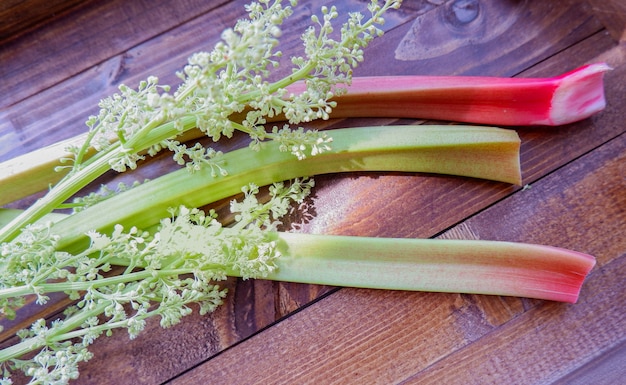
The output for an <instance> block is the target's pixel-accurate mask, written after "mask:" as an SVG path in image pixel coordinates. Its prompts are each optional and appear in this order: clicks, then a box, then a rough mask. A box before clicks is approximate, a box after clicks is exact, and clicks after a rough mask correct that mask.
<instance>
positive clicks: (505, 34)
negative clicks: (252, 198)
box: [0, 0, 626, 384]
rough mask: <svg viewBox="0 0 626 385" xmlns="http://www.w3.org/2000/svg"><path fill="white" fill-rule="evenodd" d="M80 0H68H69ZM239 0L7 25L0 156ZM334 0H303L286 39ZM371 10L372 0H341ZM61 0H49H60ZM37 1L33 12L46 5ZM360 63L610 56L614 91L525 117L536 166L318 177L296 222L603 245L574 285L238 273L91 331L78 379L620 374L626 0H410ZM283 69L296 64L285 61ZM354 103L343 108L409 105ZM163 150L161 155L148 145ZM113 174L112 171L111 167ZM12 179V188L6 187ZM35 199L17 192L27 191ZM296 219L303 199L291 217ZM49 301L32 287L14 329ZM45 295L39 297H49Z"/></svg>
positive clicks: (431, 379) (516, 70)
mask: <svg viewBox="0 0 626 385" xmlns="http://www.w3.org/2000/svg"><path fill="white" fill-rule="evenodd" d="M69 3H71V2H67V3H66V4H69ZM245 3H246V2H243V1H232V2H227V1H193V0H189V1H180V2H166V1H159V2H148V1H136V2H123V1H109V2H95V1H89V2H84V3H83V4H81V5H80V6H75V7H68V8H65V9H66V10H65V11H63V12H61V13H60V14H58V15H57V16H55V17H53V18H48V19H39V20H36V21H35V20H31V21H32V23H33V24H32V25H34V26H35V27H34V28H30V27H29V28H25V29H23V30H19V31H17V32H16V35H15V36H13V37H11V38H7V39H6V41H5V42H4V43H3V44H2V45H0V91H1V94H2V99H1V102H0V161H1V160H5V159H9V158H11V157H13V156H16V155H20V154H23V153H26V152H29V151H32V150H35V149H37V148H40V147H42V146H44V145H46V144H50V143H53V142H56V141H58V140H61V139H65V138H69V137H72V136H74V135H77V134H79V133H81V132H84V130H85V127H84V121H85V120H86V118H87V116H88V115H89V114H93V113H95V112H96V111H97V102H98V101H99V100H100V99H101V98H103V97H105V96H107V95H109V94H111V93H112V92H114V91H115V88H116V87H117V85H118V84H119V83H121V82H123V83H127V84H129V85H134V84H136V83H137V82H138V81H139V80H140V79H144V78H146V77H147V76H148V75H150V74H153V75H157V76H159V77H160V78H161V79H162V81H163V82H164V83H173V84H175V82H176V79H175V76H174V72H175V71H176V70H178V69H180V68H181V67H182V65H183V64H184V63H185V60H186V57H188V56H189V55H190V54H191V53H193V52H195V51H199V50H207V49H210V48H211V47H212V45H213V44H214V43H215V42H216V41H217V39H218V38H219V35H220V33H221V31H222V30H223V29H224V28H226V27H229V26H232V25H233V24H234V22H235V21H236V20H237V19H238V18H240V17H241V16H242V15H243V13H244V10H243V5H244V4H245ZM324 3H327V2H326V1H303V2H302V4H301V5H300V6H299V8H297V11H296V13H295V14H294V16H293V17H292V21H291V22H289V23H288V26H286V27H285V28H286V33H285V34H284V48H283V50H284V52H285V53H286V54H289V53H294V54H295V53H296V52H297V50H298V48H299V45H300V42H299V31H301V30H302V28H303V27H304V26H305V25H307V23H308V20H309V16H310V14H311V13H312V12H317V10H318V9H319V7H320V6H321V5H322V4H324ZM336 3H337V5H338V6H339V8H340V10H342V11H346V10H360V9H363V8H364V2H362V1H359V0H350V1H342V2H336ZM51 4H52V3H51ZM33 17H34V16H33ZM385 29H386V32H387V33H386V34H385V36H383V37H382V38H380V39H379V40H376V41H375V42H374V43H373V44H372V46H371V47H370V48H369V49H368V50H367V51H366V62H365V63H364V64H363V65H362V66H361V67H359V68H358V69H357V71H356V75H393V74H421V75H424V74H426V75H428V74H432V75H434V74H438V75H454V74H466V75H489V76H520V77H530V76H533V77H534V76H552V75H557V74H560V73H563V72H566V71H569V70H571V69H574V68H576V67H578V66H580V65H582V64H585V63H590V62H596V61H606V62H607V63H609V64H610V65H611V66H612V67H613V68H614V69H613V71H611V72H609V73H608V74H607V75H606V78H605V79H606V93H607V100H608V105H607V108H606V110H605V111H603V112H601V113H600V114H598V115H596V116H593V117H592V118H590V119H586V120H584V121H582V122H578V123H575V124H570V125H567V126H563V127H555V128H546V127H534V128H528V127H523V128H522V127H519V128H513V129H517V130H518V132H519V135H520V137H521V139H522V155H521V156H522V172H523V177H524V182H523V184H524V185H527V187H526V188H521V187H519V186H510V185H506V184H503V183H495V182H486V181H479V180H472V179H466V178H458V177H448V176H434V175H408V174H396V173H394V174H387V173H377V174H349V175H332V176H324V177H319V178H316V181H317V186H316V188H315V191H314V196H313V198H312V199H311V205H312V215H313V216H312V217H310V218H308V219H307V221H306V223H304V224H301V223H300V224H298V226H299V228H300V229H301V231H306V232H312V233H326V234H347V235H362V236H381V237H382V236H384V237H437V236H438V237H443V238H464V239H494V240H507V241H520V242H533V243H541V244H549V245H554V246H560V247H566V248H571V249H575V250H579V251H582V252H586V253H590V254H593V255H595V256H596V257H597V260H598V265H597V267H596V268H594V270H593V271H592V273H591V274H590V276H589V278H588V280H587V281H586V282H585V285H584V287H583V290H582V293H581V298H580V300H579V302H578V303H577V304H573V305H567V304H560V303H553V302H547V301H538V300H529V299H523V298H510V297H497V296H479V295H458V294H439V293H414V292H392V291H379V290H360V289H359V290H357V289H350V288H333V287H325V286H317V285H303V284H292V283H280V282H268V281H263V280H250V281H241V280H237V279H229V280H228V282H227V283H226V287H228V289H229V295H228V297H227V298H226V302H225V304H224V306H222V307H220V308H219V309H218V310H217V311H216V312H215V313H213V314H211V315H207V316H199V315H198V314H194V315H191V316H189V317H187V318H186V319H184V320H183V322H182V323H181V324H179V325H176V326H174V327H172V328H169V329H166V330H163V329H161V328H160V326H159V325H158V320H153V321H151V322H149V323H148V326H147V328H146V331H145V332H144V333H143V334H142V335H140V337H138V338H137V339H135V340H132V341H130V340H129V339H128V337H127V334H126V333H125V332H124V331H120V332H116V333H114V335H113V336H112V337H111V338H108V339H102V340H99V341H97V342H96V343H95V344H94V346H93V351H94V353H95V357H94V358H93V359H92V360H91V361H90V362H88V363H86V364H84V365H82V366H81V377H80V379H79V380H78V381H76V383H78V384H159V383H172V384H205V383H213V384H272V383H290V384H293V383H297V384H300V383H315V384H327V383H342V384H393V383H411V384H413V383H414V384H422V383H425V384H442V383H445V384H448V383H452V384H456V383H458V384H461V383H463V384H467V383H475V384H502V383H507V384H548V383H559V384H614V383H619V380H620V379H623V378H624V376H625V375H626V369H625V365H624V362H626V312H625V310H624V305H623V304H624V300H625V299H626V298H625V297H626V237H624V234H626V194H625V193H624V191H626V136H625V131H626V128H625V127H626V102H625V100H626V98H625V95H626V34H625V33H624V31H626V12H625V11H624V6H623V5H622V2H621V1H620V0H614V1H594V0H590V1H582V0H580V1H574V0H571V1H560V2H547V1H539V0H527V1H496V0H473V1H460V0H450V1H445V0H443V1H434V0H432V1H426V0H416V1H406V2H405V4H404V5H403V8H402V9H401V10H400V11H398V12H395V13H393V14H391V15H389V17H388V22H387V23H386V24H385ZM281 71H287V69H286V68H285V69H281ZM409 122H411V121H408V120H402V121H397V120H393V119H345V120H340V121H338V120H332V121H329V122H323V123H316V125H315V126H316V127H320V128H334V127H341V126H355V125H362V124H393V123H409ZM151 167H152V169H156V170H157V171H163V170H165V169H166V167H167V166H165V165H163V164H162V163H160V162H155V163H154V164H153V165H152V166H151ZM107 178H108V179H106V180H104V181H105V182H110V183H114V182H115V181H116V180H117V179H118V178H116V177H115V176H113V175H109V176H108V177H107ZM0 193H1V192H0ZM31 201H32V198H31V199H25V200H23V201H21V202H17V203H15V204H13V205H11V206H12V207H23V206H25V205H27V204H29V202H31ZM295 220H296V219H294V221H295ZM64 304H65V303H64V302H63V301H57V302H56V307H54V306H50V307H47V308H45V309H43V310H42V309H40V308H35V306H34V305H33V306H32V307H30V308H29V309H28V310H29V311H30V312H31V313H29V314H23V315H22V316H21V318H19V317H18V320H17V321H16V322H15V323H13V324H11V323H8V322H5V321H3V325H5V326H8V329H7V330H6V331H5V332H4V333H3V334H2V335H1V336H2V338H3V339H4V342H3V343H4V344H7V343H8V342H9V341H8V340H7V338H8V336H9V332H10V331H11V330H15V329H16V328H19V327H24V326H25V325H26V324H27V322H28V321H29V320H31V321H32V317H34V316H37V315H39V314H47V315H48V316H50V317H52V316H53V315H54V314H55V312H58V311H59V309H60V308H62V306H64ZM40 312H43V313H40Z"/></svg>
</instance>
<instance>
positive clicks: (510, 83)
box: [290, 63, 610, 126]
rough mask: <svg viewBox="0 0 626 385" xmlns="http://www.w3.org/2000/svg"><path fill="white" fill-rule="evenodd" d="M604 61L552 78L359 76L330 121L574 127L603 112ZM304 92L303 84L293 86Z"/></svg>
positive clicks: (340, 97)
mask: <svg viewBox="0 0 626 385" xmlns="http://www.w3.org/2000/svg"><path fill="white" fill-rule="evenodd" d="M608 70H610V67H609V66H608V65H606V64H604V63H596V64H590V65H586V66H583V67H581V68H578V69H576V70H574V71H571V72H568V73H566V74H563V75H560V76H556V77H552V78H500V77H479V76H379V77H355V78H353V79H352V84H351V85H350V86H348V87H347V92H346V93H345V94H343V95H341V96H338V97H337V98H336V99H335V100H336V101H337V107H336V108H335V109H334V111H333V114H332V117H334V118H340V117H354V116H358V117H393V118H416V119H435V120H446V121H450V120H451V121H458V122H467V123H480V124H490V125H504V126H530V125H547V126H556V125H562V124H567V123H572V122H575V121H579V120H582V119H585V118H588V117H589V116H591V115H592V114H594V113H596V112H598V111H601V110H602V109H604V107H605V105H606V102H605V98H604V86H603V75H604V73H605V72H606V71H608ZM302 89H304V85H303V83H299V84H296V85H293V86H291V87H290V90H291V91H292V92H296V93H297V92H300V91H301V90H302Z"/></svg>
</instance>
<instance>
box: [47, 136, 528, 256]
mask: <svg viewBox="0 0 626 385" xmlns="http://www.w3.org/2000/svg"><path fill="white" fill-rule="evenodd" d="M279 146H280V144H278V143H275V142H267V143H262V144H261V146H260V148H259V149H258V150H257V151H253V150H251V149H249V148H244V149H240V150H234V151H231V152H229V153H226V154H224V156H223V157H222V160H223V166H224V167H228V169H229V174H228V175H219V174H217V175H216V174H214V173H213V172H212V171H211V170H207V169H204V170H199V171H197V172H195V173H193V174H192V173H189V172H188V171H187V170H185V169H182V170H178V171H175V172H171V173H169V174H166V175H163V176H160V177H159V178H156V179H154V180H152V181H149V182H146V183H144V184H142V185H140V186H137V187H134V188H132V189H130V190H128V191H125V192H124V193H121V194H118V195H114V196H112V197H110V198H108V199H107V200H106V201H104V202H102V203H101V204H96V205H94V206H92V207H90V208H89V210H83V211H79V212H77V213H75V214H73V215H72V216H71V217H68V218H67V219H66V220H63V221H60V222H58V223H56V224H55V226H54V228H53V230H54V232H56V233H58V234H63V235H64V236H63V237H62V239H61V240H60V241H59V245H58V247H59V248H61V249H64V248H67V247H69V245H70V244H71V243H73V242H75V241H77V240H78V239H80V238H84V234H85V233H86V232H87V231H88V230H98V231H102V232H109V231H111V230H112V228H113V226H114V225H116V224H122V225H125V226H129V225H132V226H136V227H138V228H147V227H150V226H152V225H155V224H157V223H158V222H159V220H160V219H162V218H164V217H166V216H167V215H168V210H169V208H171V207H176V206H178V205H184V206H187V207H202V206H205V205H207V204H210V203H213V202H216V201H218V200H220V199H223V198H227V197H230V196H233V195H235V194H237V193H239V192H240V190H241V187H242V186H246V185H249V184H251V183H252V184H255V185H258V186H265V185H269V184H271V183H274V182H280V181H284V180H290V179H294V178H301V177H307V176H313V175H320V174H328V173H337V172H356V171H401V172H426V173H439V174H450V175H459V176H467V177H474V178H482V179H490V180H495V181H502V182H506V183H513V184H518V185H519V184H521V171H520V163H519V148H520V140H519V136H518V135H517V133H516V132H515V131H512V130H505V129H500V128H494V127H478V126H461V125H456V126H454V125H453V126H421V125H420V126H380V127H361V128H348V129H336V130H333V146H332V149H330V150H327V151H325V152H323V153H321V154H318V155H316V156H314V157H307V158H305V159H302V160H298V161H294V159H293V156H292V155H291V154H289V153H285V152H281V151H278V147H279ZM146 197H150V199H146Z"/></svg>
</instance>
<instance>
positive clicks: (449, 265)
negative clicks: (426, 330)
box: [265, 233, 595, 303]
mask: <svg viewBox="0 0 626 385" xmlns="http://www.w3.org/2000/svg"><path fill="white" fill-rule="evenodd" d="M277 239H278V244H279V247H280V248H279V250H280V251H281V254H282V256H281V258H279V259H278V260H277V262H276V263H277V269H276V270H275V271H273V272H272V273H270V274H269V275H268V276H267V277H265V278H266V279H272V280H278V281H288V282H305V283H316V284H324V285H334V286H351V287H362V288H377V289H394V290H419V291H436V292H447V293H473V294H497V295H509V296H517V297H527V298H538V299H545V300H553V301H561V302H571V303H574V302H576V301H577V299H578V295H579V292H580V289H581V286H582V284H583V281H584V279H585V277H586V276H587V274H588V273H589V272H590V271H591V269H592V268H593V266H594V265H595V259H594V258H593V257H592V256H590V255H587V254H583V253H579V252H576V251H571V250H566V249H561V248H556V247H551V246H542V245H532V244H524V243H513V242H496V241H482V240H480V241H476V240H445V239H437V240H433V239H392V238H367V237H346V236H329V235H312V234H299V233H279V234H277Z"/></svg>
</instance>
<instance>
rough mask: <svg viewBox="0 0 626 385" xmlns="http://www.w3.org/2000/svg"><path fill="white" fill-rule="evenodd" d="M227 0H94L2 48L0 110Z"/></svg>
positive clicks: (0, 60)
mask: <svg viewBox="0 0 626 385" xmlns="http://www.w3.org/2000/svg"><path fill="white" fill-rule="evenodd" d="M222 4H223V1H220V0H216V1H208V2H207V1H200V0H186V1H177V2H176V3H172V2H169V1H163V0H161V1H133V2H127V1H120V0H117V1H107V2H90V3H88V4H85V5H84V6H82V7H79V8H76V9H73V10H72V12H68V13H67V14H65V15H63V16H61V17H59V18H57V19H56V20H54V21H53V22H50V23H49V24H47V25H45V26H43V28H40V29H38V30H36V31H32V32H31V33H29V34H26V35H23V36H21V37H19V38H18V39H15V40H13V41H10V42H8V43H7V44H5V45H3V46H0V62H1V63H3V64H2V66H1V67H0V79H1V81H0V84H1V85H2V86H1V88H0V91H1V92H2V94H3V98H2V104H0V109H1V108H4V107H7V106H10V105H12V104H14V103H16V102H18V101H20V100H22V99H24V98H26V97H28V96H31V95H34V94H36V93H38V92H39V91H42V90H44V89H46V88H48V87H50V86H52V85H54V84H57V83H59V82H60V81H62V80H64V79H66V78H67V77H70V76H73V75H75V74H77V73H79V72H82V71H84V70H85V69H87V68H90V67H92V66H94V65H97V64H98V63H100V62H102V61H104V60H107V59H109V58H110V57H112V56H115V55H119V54H121V53H123V52H125V51H126V50H128V49H130V48H131V47H134V46H136V45H137V44H140V43H141V42H144V41H146V40H148V39H150V38H152V37H154V36H157V35H159V34H161V33H163V32H164V31H167V30H169V29H171V28H174V27H176V26H178V25H180V24H181V23H184V22H186V21H189V20H190V19H191V18H193V17H195V16H197V15H199V14H202V13H205V12H208V11H210V10H211V9H214V8H215V7H218V6H220V5H222Z"/></svg>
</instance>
